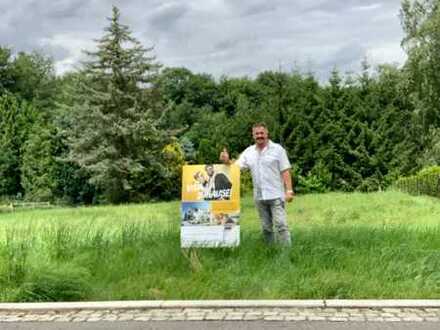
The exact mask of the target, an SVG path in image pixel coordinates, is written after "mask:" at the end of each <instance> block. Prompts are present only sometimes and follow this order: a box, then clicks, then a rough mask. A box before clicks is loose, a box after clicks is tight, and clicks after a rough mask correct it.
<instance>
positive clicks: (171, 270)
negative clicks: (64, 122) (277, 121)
mask: <svg viewBox="0 0 440 330" xmlns="http://www.w3.org/2000/svg"><path fill="white" fill-rule="evenodd" d="M179 205H180V203H178V202H171V203H157V204H143V205H125V206H101V207H80V208H62V209H61V208H60V209H44V210H20V211H17V212H4V213H0V301H3V302H6V301H8V302H12V301H68V300H114V299H241V298H243V299H244V298H246V299H278V298H283V299H284V298H285V299H298V298H302V299H307V298H440V225H439V223H440V200H438V199H434V198H430V197H414V196H409V195H405V194H402V193H397V192H382V193H371V194H361V193H353V194H343V193H330V194H322V195H307V196H300V197H297V198H296V199H295V201H294V202H293V203H292V204H289V206H288V214H289V223H290V228H291V231H292V234H293V246H292V248H291V249H290V250H288V251H283V250H281V249H279V248H276V247H271V248H270V247H266V246H265V245H264V244H263V243H262V241H261V233H260V228H259V222H258V218H257V215H256V211H255V209H254V207H253V204H252V200H251V198H249V197H247V198H244V199H242V218H241V231H242V235H241V245H240V247H239V248H236V249H204V250H203V249H201V250H189V251H182V250H181V249H180V238H179V233H180V223H179Z"/></svg>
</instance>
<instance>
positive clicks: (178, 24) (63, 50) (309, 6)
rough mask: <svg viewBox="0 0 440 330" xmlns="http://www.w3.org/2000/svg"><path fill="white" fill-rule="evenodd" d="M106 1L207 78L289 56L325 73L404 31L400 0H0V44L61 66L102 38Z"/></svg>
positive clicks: (167, 53)
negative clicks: (41, 52)
mask: <svg viewBox="0 0 440 330" xmlns="http://www.w3.org/2000/svg"><path fill="white" fill-rule="evenodd" d="M112 3H114V4H115V5H117V6H118V7H119V8H120V9H121V20H122V22H123V23H124V24H127V25H129V26H130V28H131V30H132V31H133V32H134V35H135V36H136V37H137V38H138V39H139V40H140V41H141V42H142V43H143V44H144V45H145V46H147V47H148V46H151V45H155V50H154V54H155V55H157V58H158V60H159V61H161V62H162V63H163V64H164V65H168V66H175V65H179V66H186V67H188V68H189V69H190V70H193V71H196V72H206V73H211V74H213V75H215V76H220V75H222V74H228V75H235V76H236V75H250V76H255V75H257V74H258V72H260V71H262V70H267V69H277V68H278V65H279V63H283V69H285V70H288V69H290V68H292V67H293V62H295V63H298V65H299V66H302V67H304V68H306V67H307V69H310V70H311V71H315V72H316V73H317V75H319V76H320V79H323V80H325V79H326V77H327V76H328V74H329V73H330V71H331V69H332V67H334V66H338V67H340V68H341V70H342V71H344V70H346V69H347V70H351V69H353V68H356V66H357V65H358V63H360V62H361V60H362V58H363V57H364V56H365V53H368V52H371V51H372V50H374V49H377V51H376V54H377V52H380V51H382V50H383V49H385V50H387V49H389V45H393V44H394V45H399V43H400V40H401V38H402V29H401V27H400V23H399V19H398V17H397V15H398V10H399V7H400V0H346V1H341V0H295V1H291V0H272V1H263V0H240V1H237V0H223V1H206V0H187V1H177V0H174V1H167V0H131V1H124V0H113V1H112V2H110V1H101V0H90V1H86V0H64V1H49V0H39V1H30V0H27V1H26V0H22V1H17V0H14V1H12V0H0V45H5V44H6V45H10V46H13V47H14V49H16V50H25V51H30V50H33V49H43V50H44V51H45V52H47V53H48V54H50V55H51V56H53V57H54V58H55V60H56V61H58V63H63V65H64V64H65V65H66V66H67V65H68V64H66V63H71V62H72V61H74V60H77V58H78V48H86V47H90V45H91V40H93V39H94V38H99V37H100V36H102V33H103V32H102V30H103V28H104V27H105V26H107V25H108V22H107V21H106V17H109V16H111V6H112ZM395 51H396V50H395V48H393V51H391V52H388V54H394V52H395ZM373 53H374V52H373ZM310 63H312V64H310Z"/></svg>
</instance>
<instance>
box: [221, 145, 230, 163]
mask: <svg viewBox="0 0 440 330" xmlns="http://www.w3.org/2000/svg"><path fill="white" fill-rule="evenodd" d="M220 160H221V161H222V163H223V164H225V165H230V164H231V159H230V158H229V152H228V150H227V149H226V148H223V151H222V152H221V153H220Z"/></svg>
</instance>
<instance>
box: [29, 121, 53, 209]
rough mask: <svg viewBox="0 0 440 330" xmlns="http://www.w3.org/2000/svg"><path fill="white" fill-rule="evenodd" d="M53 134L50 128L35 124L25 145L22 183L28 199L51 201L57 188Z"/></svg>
mask: <svg viewBox="0 0 440 330" xmlns="http://www.w3.org/2000/svg"><path fill="white" fill-rule="evenodd" d="M53 148H54V147H53V140H52V134H51V132H50V130H49V129H48V128H45V127H40V126H34V128H33V131H32V132H31V133H30V135H29V138H28V140H27V141H26V143H25V144H24V146H23V151H22V152H23V156H22V165H21V184H22V186H23V188H24V192H25V196H26V199H28V200H34V201H50V200H53V199H54V196H53V191H54V188H55V184H56V183H55V174H54V166H55V160H54V157H53V155H54V151H53Z"/></svg>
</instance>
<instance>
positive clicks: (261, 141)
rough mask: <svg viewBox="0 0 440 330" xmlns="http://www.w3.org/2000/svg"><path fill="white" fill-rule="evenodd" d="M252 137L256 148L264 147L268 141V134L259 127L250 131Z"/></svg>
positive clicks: (264, 129)
mask: <svg viewBox="0 0 440 330" xmlns="http://www.w3.org/2000/svg"><path fill="white" fill-rule="evenodd" d="M252 136H253V138H254V141H255V143H256V144H257V145H258V146H264V145H266V143H267V141H268V140H269V133H268V131H267V129H266V128H264V127H260V126H257V127H254V128H253V129H252Z"/></svg>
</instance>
